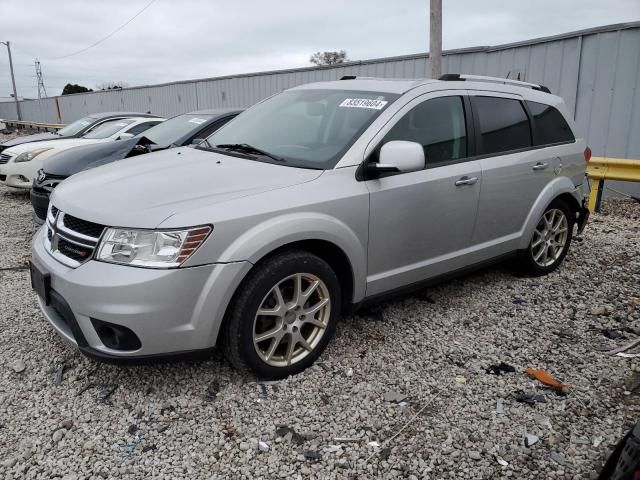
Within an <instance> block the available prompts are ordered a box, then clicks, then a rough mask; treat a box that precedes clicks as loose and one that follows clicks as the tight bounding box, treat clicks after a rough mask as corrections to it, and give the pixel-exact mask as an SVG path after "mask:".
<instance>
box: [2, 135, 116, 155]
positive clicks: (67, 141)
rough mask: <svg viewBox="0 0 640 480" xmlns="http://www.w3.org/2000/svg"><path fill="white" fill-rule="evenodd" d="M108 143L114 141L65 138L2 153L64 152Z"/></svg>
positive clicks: (24, 145) (35, 143) (12, 148)
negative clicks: (40, 150)
mask: <svg viewBox="0 0 640 480" xmlns="http://www.w3.org/2000/svg"><path fill="white" fill-rule="evenodd" d="M107 141H113V140H112V139H90V138H65V137H60V139H55V140H43V141H39V142H29V143H22V144H20V145H16V146H15V147H11V148H7V149H6V150H4V151H3V152H2V153H5V154H8V155H12V156H13V155H20V154H21V153H23V152H30V151H31V150H36V149H38V148H55V149H56V150H62V149H67V148H72V147H76V146H79V145H92V144H94V143H104V142H107Z"/></svg>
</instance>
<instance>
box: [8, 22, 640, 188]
mask: <svg viewBox="0 0 640 480" xmlns="http://www.w3.org/2000/svg"><path fill="white" fill-rule="evenodd" d="M442 71H443V72H446V73H470V74H476V75H491V76H496V77H509V78H513V79H520V80H525V81H528V82H533V83H540V84H543V85H546V86H548V87H549V88H550V89H551V92H552V93H556V94H559V95H560V96H562V97H563V98H564V99H565V101H566V103H567V105H568V107H569V109H570V110H571V111H572V112H573V113H574V115H575V119H576V122H577V124H578V127H579V129H580V130H581V133H582V134H584V135H585V137H586V138H587V139H588V143H589V145H590V146H591V148H592V149H593V152H594V154H595V155H598V156H608V157H618V158H633V159H640V91H639V90H640V22H632V23H623V24H616V25H608V26H603V27H597V28H592V29H588V30H581V31H577V32H570V33H566V34H562V35H555V36H551V37H544V38H536V39H533V40H527V41H523V42H517V43H511V44H506V45H498V46H491V47H487V46H485V47H472V48H464V49H459V50H449V51H446V52H443V59H442ZM426 72H430V65H429V55H428V54H416V55H406V56H400V57H388V58H378V59H373V60H366V61H359V62H350V63H345V64H341V65H340V66H332V67H309V68H297V69H291V70H278V71H271V72H260V73H248V74H242V75H230V76H225V77H217V78H206V79H199V80H191V81H184V82H174V83H167V84H161V85H152V86H142V87H134V88H126V89H123V90H116V91H114V90H110V91H99V92H92V93H81V94H75V95H65V96H61V97H50V98H45V99H43V100H40V101H39V100H25V101H22V102H20V105H21V110H22V116H23V119H24V120H32V121H44V122H51V123H58V122H61V123H69V122H71V121H73V120H76V119H78V118H80V117H82V116H84V115H85V114H87V113H93V112H100V111H119V110H123V111H124V110H127V111H140V112H147V111H150V112H151V113H155V114H158V115H163V116H172V115H176V114H179V113H183V112H187V111H190V110H196V109H200V108H217V107H248V106H250V105H252V104H254V103H255V102H257V101H259V100H261V99H263V98H265V97H267V96H269V95H271V94H273V93H276V92H279V91H281V90H284V89H286V88H289V87H293V86H296V85H300V84H304V83H309V82H315V81H322V80H334V79H337V78H340V77H341V76H343V75H360V76H369V77H391V78H421V77H424V76H425V74H426ZM0 118H5V119H15V118H17V115H16V111H15V105H14V104H7V103H2V104H0ZM634 187H635V188H634ZM619 188H621V189H625V190H628V191H632V190H635V191H637V190H638V189H637V185H635V186H634V185H632V184H627V185H626V186H624V185H622V186H620V187H619Z"/></svg>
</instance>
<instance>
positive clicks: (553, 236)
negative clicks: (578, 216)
mask: <svg viewBox="0 0 640 480" xmlns="http://www.w3.org/2000/svg"><path fill="white" fill-rule="evenodd" d="M568 236H569V221H568V220H567V216H566V215H565V213H564V212H563V211H562V210H560V209H557V208H553V209H550V210H547V211H546V212H545V213H544V215H543V216H542V218H541V219H540V222H539V223H538V226H537V227H536V230H535V232H534V233H533V240H532V241H531V255H532V258H533V261H534V262H535V263H536V264H537V265H539V266H541V267H548V266H550V265H553V263H555V262H556V261H557V260H558V259H559V258H560V256H561V255H562V251H563V250H564V247H565V245H566V244H567V238H568Z"/></svg>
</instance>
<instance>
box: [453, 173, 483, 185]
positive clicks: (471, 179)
mask: <svg viewBox="0 0 640 480" xmlns="http://www.w3.org/2000/svg"><path fill="white" fill-rule="evenodd" d="M477 181H478V177H467V176H466V175H465V176H464V177H461V178H460V180H457V181H456V183H455V184H454V185H455V186H456V187H462V186H463V185H473V184H474V183H476V182H477Z"/></svg>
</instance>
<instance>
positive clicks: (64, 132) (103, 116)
mask: <svg viewBox="0 0 640 480" xmlns="http://www.w3.org/2000/svg"><path fill="white" fill-rule="evenodd" d="M129 117H156V115H151V114H149V113H137V112H102V113H94V114H91V115H88V116H86V117H84V118H81V119H80V120H76V121H75V122H73V123H70V124H69V125H67V126H66V127H63V128H61V129H60V130H58V131H57V132H55V133H51V132H44V133H36V134H33V135H24V136H21V137H16V138H14V139H12V140H8V141H6V142H4V143H3V144H0V152H2V151H3V150H4V149H6V148H9V147H15V146H16V145H22V144H23V143H31V142H39V141H41V140H61V139H63V138H80V137H82V136H83V135H84V134H85V133H89V131H91V130H93V129H94V128H96V127H97V126H98V125H102V124H103V123H104V122H108V121H111V120H120V119H122V118H129Z"/></svg>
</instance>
